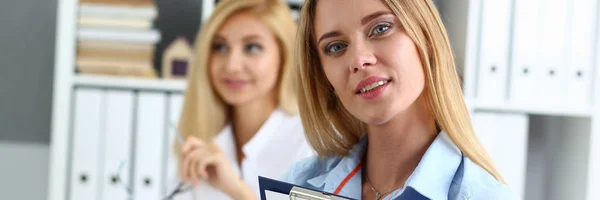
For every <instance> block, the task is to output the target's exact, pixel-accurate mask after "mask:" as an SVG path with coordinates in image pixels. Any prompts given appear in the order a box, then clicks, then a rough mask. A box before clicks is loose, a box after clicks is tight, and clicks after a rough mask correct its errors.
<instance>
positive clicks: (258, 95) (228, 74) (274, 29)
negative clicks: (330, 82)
mask: <svg viewBox="0 0 600 200" xmlns="http://www.w3.org/2000/svg"><path fill="white" fill-rule="evenodd" d="M295 31H296V24H295V21H294V20H293V18H292V16H291V13H290V9H289V7H288V5H287V4H286V3H285V2H284V1H282V0H223V1H221V2H220V3H219V4H218V5H217V6H216V7H215V10H214V12H213V14H212V16H211V18H210V19H209V20H208V21H207V22H206V23H205V24H204V26H203V27H202V29H201V32H200V34H199V36H198V38H197V40H196V44H195V51H196V53H195V62H194V63H193V66H192V67H193V69H192V71H191V74H190V76H189V79H188V88H187V91H186V94H185V102H184V105H183V110H182V115H181V118H180V123H179V130H180V132H181V134H182V137H183V139H184V140H185V142H184V144H183V146H181V145H176V149H175V151H176V153H177V154H178V155H179V159H178V161H179V163H178V164H179V169H180V171H179V177H181V179H182V180H183V181H184V182H185V183H189V184H193V185H194V186H195V187H194V189H193V190H192V192H191V193H188V194H187V195H181V196H180V197H179V198H177V197H176V198H175V199H182V197H183V196H192V197H188V198H183V199H257V198H258V194H259V191H258V176H265V177H270V178H274V179H276V178H279V177H281V176H282V175H283V174H284V172H285V170H286V169H287V168H288V167H290V166H291V165H292V164H293V163H294V162H296V161H298V160H300V159H302V158H305V157H308V156H311V155H312V154H313V151H312V150H311V148H310V147H309V146H308V143H307V142H306V139H305V136H304V131H303V128H302V123H301V121H300V118H299V116H298V115H297V114H296V113H297V105H296V88H295V85H294V83H295V81H294V80H293V79H292V77H293V76H292V73H293V68H292V63H293V49H292V48H293V46H294V38H295ZM170 188H173V187H170ZM190 194H191V195H190Z"/></svg>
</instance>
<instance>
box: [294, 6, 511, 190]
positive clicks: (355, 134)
mask: <svg viewBox="0 0 600 200" xmlns="http://www.w3.org/2000/svg"><path fill="white" fill-rule="evenodd" d="M384 2H385V3H386V4H387V5H388V7H389V8H390V9H391V10H392V11H393V12H394V14H395V15H396V16H397V17H398V19H399V20H400V23H401V24H402V26H403V28H404V29H405V30H406V32H407V34H408V35H409V37H410V38H411V39H412V40H413V42H414V43H415V45H416V46H417V49H418V52H419V55H420V58H421V62H422V63H423V69H424V72H425V77H426V84H425V87H426V88H425V90H423V91H424V92H425V93H424V95H425V97H426V98H425V99H427V103H428V105H429V107H430V110H431V112H432V114H433V116H434V118H435V121H436V124H437V125H438V126H439V127H440V128H441V129H442V130H443V131H444V132H446V133H447V134H448V136H449V137H450V139H451V140H452V141H453V142H454V143H455V144H456V146H457V147H458V148H459V149H460V150H461V151H462V152H463V153H464V154H465V155H466V156H467V157H468V158H470V159H471V160H472V161H473V162H474V163H476V164H477V165H479V166H481V167H482V168H484V169H485V170H487V171H488V172H489V173H490V174H491V175H492V176H494V177H495V178H496V179H497V180H499V181H500V182H503V183H504V182H505V181H504V179H503V178H502V176H501V175H500V173H499V172H498V170H497V169H496V167H495V165H494V163H493V162H492V159H491V158H490V156H489V155H488V153H487V152H486V151H485V149H484V148H483V146H482V145H481V143H480V142H479V140H478V139H477V136H476V135H475V133H474V131H473V128H472V125H471V119H470V116H469V112H468V110H467V107H466V105H465V102H464V98H463V95H462V89H461V86H460V81H459V76H458V74H457V72H456V69H455V64H454V57H453V55H452V51H451V48H450V43H449V41H448V36H447V33H446V29H445V27H444V25H443V23H442V21H441V19H440V16H439V13H438V11H437V8H436V7H435V5H434V4H433V3H432V2H431V0H384ZM315 8H316V2H315V0H306V1H305V4H304V6H303V9H302V13H301V16H300V24H299V29H298V40H297V44H298V55H297V59H298V60H297V62H298V63H297V70H298V74H299V81H300V84H299V87H300V88H299V90H300V93H299V94H298V95H299V99H298V106H299V109H300V116H301V118H302V124H303V126H304V129H305V132H306V136H307V139H308V140H309V142H310V144H311V146H312V147H313V148H314V149H315V151H317V153H318V154H319V155H321V156H332V155H334V156H344V155H346V154H347V153H348V151H349V150H350V149H351V148H352V146H354V144H356V142H357V141H358V140H359V138H360V137H361V136H362V134H364V133H365V132H366V131H367V129H366V125H365V124H364V123H363V122H361V121H360V120H358V119H357V118H355V117H354V116H352V115H351V114H350V113H349V112H348V111H347V110H346V109H345V108H344V107H343V105H342V104H341V103H340V102H339V99H338V98H337V97H336V96H335V94H334V92H333V88H332V87H331V85H330V84H329V82H328V79H327V77H326V76H325V73H324V72H323V69H322V66H321V61H320V59H319V56H318V54H317V52H318V48H316V46H315V43H316V40H315V35H314V30H315V29H314V20H315V18H314V17H315Z"/></svg>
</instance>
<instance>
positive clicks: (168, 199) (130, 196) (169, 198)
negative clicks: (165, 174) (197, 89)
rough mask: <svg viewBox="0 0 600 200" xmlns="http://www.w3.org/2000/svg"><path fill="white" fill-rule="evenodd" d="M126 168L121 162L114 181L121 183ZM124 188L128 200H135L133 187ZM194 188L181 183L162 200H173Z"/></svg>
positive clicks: (126, 186) (124, 186)
mask: <svg viewBox="0 0 600 200" xmlns="http://www.w3.org/2000/svg"><path fill="white" fill-rule="evenodd" d="M124 167H125V161H121V164H120V165H119V169H118V170H117V174H116V176H115V177H113V180H114V181H115V183H117V184H118V183H121V171H123V168H124ZM122 186H123V189H125V192H126V193H127V199H128V200H133V190H132V189H131V186H130V185H124V184H123V185H122ZM192 188H193V187H192V186H190V185H187V184H185V183H184V182H183V181H179V183H178V184H177V186H176V187H175V189H173V190H172V191H171V192H169V193H166V194H164V195H162V196H163V197H162V198H160V199H162V200H172V199H173V198H174V197H175V196H177V195H179V194H182V193H184V192H187V191H189V190H191V189H192Z"/></svg>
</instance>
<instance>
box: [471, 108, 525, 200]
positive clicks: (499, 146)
mask: <svg viewBox="0 0 600 200" xmlns="http://www.w3.org/2000/svg"><path fill="white" fill-rule="evenodd" d="M472 120H473V129H474V130H475V133H476V134H477V137H478V138H479V140H480V141H481V143H482V145H483V146H484V147H485V149H486V150H487V151H488V152H489V154H490V156H491V157H492V160H493V161H494V163H496V165H497V167H498V170H499V171H500V173H501V174H502V175H503V176H504V178H505V179H506V181H507V182H508V185H510V186H511V191H512V192H513V194H514V195H515V196H517V197H519V198H520V199H524V198H525V177H526V169H527V167H526V166H527V154H528V138H529V134H528V132H529V117H528V116H527V115H526V114H522V113H494V112H475V113H473V114H472ZM507 146H510V148H507Z"/></svg>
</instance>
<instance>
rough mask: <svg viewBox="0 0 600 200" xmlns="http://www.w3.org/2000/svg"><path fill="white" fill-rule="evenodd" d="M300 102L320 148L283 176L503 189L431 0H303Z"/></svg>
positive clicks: (461, 195) (407, 190)
mask: <svg viewBox="0 0 600 200" xmlns="http://www.w3.org/2000/svg"><path fill="white" fill-rule="evenodd" d="M298 34H299V36H298V37H299V39H298V45H299V47H298V49H299V53H298V55H299V63H298V67H299V78H300V85H301V88H300V95H299V108H300V115H301V118H302V123H303V125H304V128H305V132H306V134H307V138H308V140H309V142H310V144H311V146H312V147H313V148H314V149H315V150H316V151H317V152H318V154H319V155H320V158H317V157H314V158H309V159H306V160H304V161H301V162H299V163H297V164H296V165H295V166H294V167H292V168H291V169H290V170H289V171H288V173H287V174H286V175H285V176H284V177H283V180H284V181H287V182H290V183H294V184H297V185H301V186H305V187H309V188H313V189H318V190H323V191H326V192H330V193H335V194H339V195H342V196H346V197H350V198H356V199H422V198H426V199H435V200H438V199H451V200H455V199H507V198H509V197H510V195H509V194H510V193H509V190H508V188H507V186H506V185H505V181H504V179H503V178H502V176H501V175H500V173H499V172H498V170H497V169H496V167H495V166H494V164H493V162H492V160H491V159H490V156H489V155H488V154H487V153H486V151H485V150H484V148H483V146H482V145H481V143H480V142H479V141H478V139H477V138H476V136H475V134H474V133H473V129H472V126H471V121H470V118H469V113H468V111H467V108H466V106H465V103H464V99H463V96H462V93H461V87H460V81H459V77H458V75H457V72H456V70H455V65H454V59H453V56H452V52H451V48H450V44H449V42H448V37H447V35H446V30H445V28H444V26H443V24H442V22H441V20H440V16H439V14H438V11H437V10H436V7H435V5H434V4H433V3H432V1H431V0H358V1H348V0H327V1H324V0H306V2H305V4H304V6H303V10H302V13H301V19H300V27H299V32H298Z"/></svg>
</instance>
